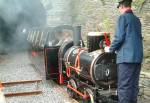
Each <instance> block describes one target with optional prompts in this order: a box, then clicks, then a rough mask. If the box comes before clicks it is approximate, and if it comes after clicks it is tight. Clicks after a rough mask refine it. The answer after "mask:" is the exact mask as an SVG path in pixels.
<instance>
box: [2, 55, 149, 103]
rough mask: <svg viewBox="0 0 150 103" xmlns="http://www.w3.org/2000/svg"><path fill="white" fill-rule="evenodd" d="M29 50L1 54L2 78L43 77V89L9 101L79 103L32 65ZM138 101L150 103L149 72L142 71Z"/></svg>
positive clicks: (27, 87) (19, 88)
mask: <svg viewBox="0 0 150 103" xmlns="http://www.w3.org/2000/svg"><path fill="white" fill-rule="evenodd" d="M29 58H30V56H29V55H28V53H27V52H21V53H10V54H7V55H0V80H1V81H2V82H10V81H20V80H37V79H42V80H43V81H42V83H40V84H39V89H40V90H42V91H43V93H42V94H39V95H30V96H19V97H7V98H6V101H7V103H77V102H76V101H75V100H73V99H71V98H69V96H68V94H67V93H66V88H65V87H64V86H59V85H57V84H56V83H55V82H53V81H46V80H45V79H43V76H41V75H40V73H39V72H38V71H37V70H36V68H34V67H33V65H31V64H32V63H31V60H30V59H29ZM142 74H144V75H142V76H141V77H144V78H141V82H140V88H141V89H140V93H139V102H138V103H150V89H149V88H150V79H149V78H147V77H149V74H148V73H142ZM35 88H36V85H35V84H30V85H17V86H13V87H6V88H5V89H4V93H7V92H15V91H29V90H33V89H35Z"/></svg>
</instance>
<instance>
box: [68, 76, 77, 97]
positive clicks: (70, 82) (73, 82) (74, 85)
mask: <svg viewBox="0 0 150 103" xmlns="http://www.w3.org/2000/svg"><path fill="white" fill-rule="evenodd" d="M68 84H69V85H71V86H72V87H73V88H75V89H77V83H76V81H75V80H74V79H72V78H71V79H70V80H69V82H68ZM67 93H68V94H69V96H70V97H71V98H77V94H76V93H75V92H74V91H72V90H71V89H70V88H67Z"/></svg>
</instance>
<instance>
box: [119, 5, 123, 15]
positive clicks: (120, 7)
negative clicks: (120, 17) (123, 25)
mask: <svg viewBox="0 0 150 103" xmlns="http://www.w3.org/2000/svg"><path fill="white" fill-rule="evenodd" d="M118 9H119V12H120V13H121V14H122V13H123V6H122V5H120V6H119V8H118Z"/></svg>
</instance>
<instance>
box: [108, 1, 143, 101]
mask: <svg viewBox="0 0 150 103" xmlns="http://www.w3.org/2000/svg"><path fill="white" fill-rule="evenodd" d="M131 3H132V0H120V1H119V5H118V9H119V11H120V12H121V15H120V17H119V19H118V22H117V28H116V29H117V30H116V34H115V37H114V40H113V42H112V44H111V46H110V48H109V52H116V53H117V64H118V98H119V102H118V103H137V96H138V92H139V87H138V85H139V75H140V71H141V62H142V59H143V43H142V34H141V22H140V20H139V19H138V18H137V17H136V16H135V15H134V14H133V12H132V10H131Z"/></svg>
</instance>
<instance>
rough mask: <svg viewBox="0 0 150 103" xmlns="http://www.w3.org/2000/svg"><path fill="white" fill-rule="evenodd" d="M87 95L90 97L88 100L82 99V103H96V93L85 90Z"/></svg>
mask: <svg viewBox="0 0 150 103" xmlns="http://www.w3.org/2000/svg"><path fill="white" fill-rule="evenodd" d="M85 93H86V95H87V96H89V97H88V98H87V99H84V98H83V99H82V103H96V102H95V100H94V93H93V92H92V90H91V89H89V88H87V89H85Z"/></svg>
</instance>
